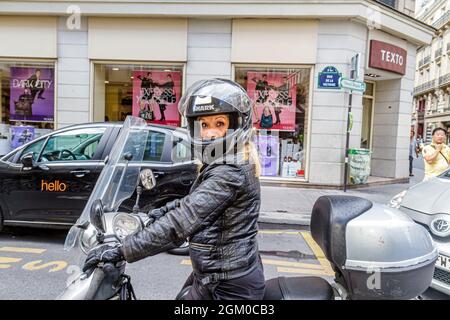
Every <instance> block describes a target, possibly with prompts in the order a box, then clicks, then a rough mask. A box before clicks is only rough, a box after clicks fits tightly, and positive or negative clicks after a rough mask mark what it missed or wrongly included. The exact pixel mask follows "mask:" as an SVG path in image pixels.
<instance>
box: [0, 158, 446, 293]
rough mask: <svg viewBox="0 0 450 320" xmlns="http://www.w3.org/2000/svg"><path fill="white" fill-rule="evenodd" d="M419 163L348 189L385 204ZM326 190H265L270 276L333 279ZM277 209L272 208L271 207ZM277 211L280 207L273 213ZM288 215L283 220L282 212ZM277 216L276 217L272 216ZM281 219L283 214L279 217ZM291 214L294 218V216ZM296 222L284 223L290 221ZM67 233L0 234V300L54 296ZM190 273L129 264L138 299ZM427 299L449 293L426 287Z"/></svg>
mask: <svg viewBox="0 0 450 320" xmlns="http://www.w3.org/2000/svg"><path fill="white" fill-rule="evenodd" d="M418 162H419V161H416V168H415V174H416V175H415V177H413V179H411V182H410V183H409V184H398V185H388V186H380V187H373V188H366V189H358V190H349V192H348V194H353V195H358V196H363V197H366V198H369V199H371V200H376V201H380V202H387V201H389V199H390V198H391V197H392V196H394V195H395V194H397V193H398V192H400V191H402V190H404V189H406V188H407V187H409V186H410V185H413V184H415V183H417V182H419V181H421V179H422V178H423V167H422V168H421V167H420V163H418ZM322 194H343V192H342V191H339V190H311V189H294V188H273V187H263V188H262V199H263V203H262V210H267V211H266V212H268V214H267V215H266V218H264V212H263V214H262V215H263V218H262V219H261V220H264V219H266V220H271V219H272V222H277V223H278V224H265V223H262V222H260V231H259V234H258V242H259V249H260V253H261V257H262V259H263V264H264V274H265V277H266V279H271V278H274V277H278V276H286V277H291V276H320V277H323V278H325V279H326V280H328V281H332V279H333V273H332V271H331V268H330V265H329V263H328V261H327V260H326V259H325V257H324V255H323V252H322V251H321V250H320V248H319V247H318V246H317V244H316V243H315V242H314V241H313V240H312V238H311V235H310V233H309V231H308V227H307V226H299V225H298V223H297V222H298V220H301V219H299V217H301V216H302V215H304V221H306V220H309V212H310V209H311V208H312V205H313V203H314V201H315V199H317V197H319V196H320V195H322ZM270 210H273V211H270ZM275 210H278V211H275ZM283 215H284V216H288V217H289V219H288V218H285V217H284V216H283ZM274 216H275V218H274ZM280 217H281V218H280ZM292 217H293V218H292ZM292 222H294V223H297V225H296V224H286V223H292ZM66 234H67V231H64V230H63V231H59V230H44V229H32V228H10V229H7V230H6V232H3V233H0V300H2V299H6V300H9V299H32V300H37V299H55V298H56V297H57V296H58V295H59V294H60V293H61V292H62V291H63V290H64V288H65V286H66V283H67V281H68V280H69V279H70V278H71V276H72V277H73V268H74V267H78V263H77V262H78V261H77V260H76V259H75V258H74V257H73V255H71V254H69V253H67V252H65V251H64V250H63V244H64V240H65V236H66ZM190 272H191V265H190V260H189V257H185V256H174V255H170V254H167V253H162V254H159V255H156V256H153V257H149V258H146V259H144V260H141V261H138V262H136V263H133V264H129V265H128V266H127V273H128V274H129V275H130V276H131V277H132V283H133V285H134V288H135V291H136V294H137V296H138V298H139V299H173V298H174V297H175V296H176V294H177V293H178V292H179V290H180V288H181V287H182V285H183V283H184V281H185V280H186V278H187V277H188V275H189V274H190ZM424 298H425V299H448V298H449V297H447V296H444V295H442V294H439V293H437V292H436V291H434V290H428V291H427V292H426V294H425V295H424Z"/></svg>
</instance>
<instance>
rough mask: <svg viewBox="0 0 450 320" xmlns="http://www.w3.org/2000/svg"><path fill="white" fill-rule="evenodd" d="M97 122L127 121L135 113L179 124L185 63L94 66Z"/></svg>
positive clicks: (157, 121)
mask: <svg viewBox="0 0 450 320" xmlns="http://www.w3.org/2000/svg"><path fill="white" fill-rule="evenodd" d="M94 66H95V67H94V121H123V120H124V119H125V118H126V116H128V115H133V116H137V117H141V118H144V119H145V120H147V121H148V122H151V123H157V124H164V125H171V126H179V125H180V116H179V113H178V109H177V105H178V101H179V100H180V98H181V95H182V89H183V88H182V86H183V65H151V64H149V65H137V64H103V63H96V64H95V65H94Z"/></svg>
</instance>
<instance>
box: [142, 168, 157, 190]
mask: <svg viewBox="0 0 450 320" xmlns="http://www.w3.org/2000/svg"><path fill="white" fill-rule="evenodd" d="M139 176H140V179H141V184H142V186H143V187H144V188H145V189H147V190H150V189H153V188H154V187H155V185H156V179H155V175H154V174H153V171H152V170H151V169H144V170H142V171H141V173H140V175H139Z"/></svg>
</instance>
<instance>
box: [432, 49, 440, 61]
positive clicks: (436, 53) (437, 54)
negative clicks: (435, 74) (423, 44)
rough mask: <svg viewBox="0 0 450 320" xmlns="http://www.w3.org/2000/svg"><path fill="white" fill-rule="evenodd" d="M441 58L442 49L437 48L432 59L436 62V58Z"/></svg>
mask: <svg viewBox="0 0 450 320" xmlns="http://www.w3.org/2000/svg"><path fill="white" fill-rule="evenodd" d="M441 56H442V48H439V49H437V50H436V51H435V52H434V59H435V60H436V59H438V58H441Z"/></svg>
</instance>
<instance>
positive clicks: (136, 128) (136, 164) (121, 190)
mask: <svg viewBox="0 0 450 320" xmlns="http://www.w3.org/2000/svg"><path fill="white" fill-rule="evenodd" d="M148 133H149V131H148V129H147V128H146V122H145V120H143V119H141V118H137V117H131V116H129V117H127V119H126V120H125V122H124V125H123V128H122V130H121V131H120V134H119V136H118V138H117V140H116V143H115V144H114V146H113V148H112V150H111V153H110V155H109V159H108V161H107V163H106V165H105V167H104V168H103V170H102V172H101V174H100V176H99V178H98V180H97V183H96V184H95V187H94V190H93V191H92V193H91V196H90V197H89V200H88V202H87V203H86V206H85V207H84V210H83V213H82V214H81V216H80V218H78V220H77V223H76V224H75V225H74V226H73V227H72V228H71V229H70V231H69V233H68V235H67V238H66V242H65V245H64V248H65V250H70V249H71V248H73V247H74V246H75V244H76V242H77V239H78V237H79V234H80V232H81V230H82V229H81V228H80V226H82V225H84V224H85V223H86V222H90V209H91V206H92V204H93V202H94V201H95V200H101V201H102V203H103V205H104V210H106V211H116V210H117V209H118V208H119V206H120V204H121V203H122V202H123V201H124V200H125V199H127V198H129V197H131V196H132V194H133V192H134V190H135V188H136V185H137V182H138V178H139V172H140V165H141V162H142V160H143V156H144V150H145V145H146V144H145V142H146V141H147V136H148ZM127 158H128V159H127Z"/></svg>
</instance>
